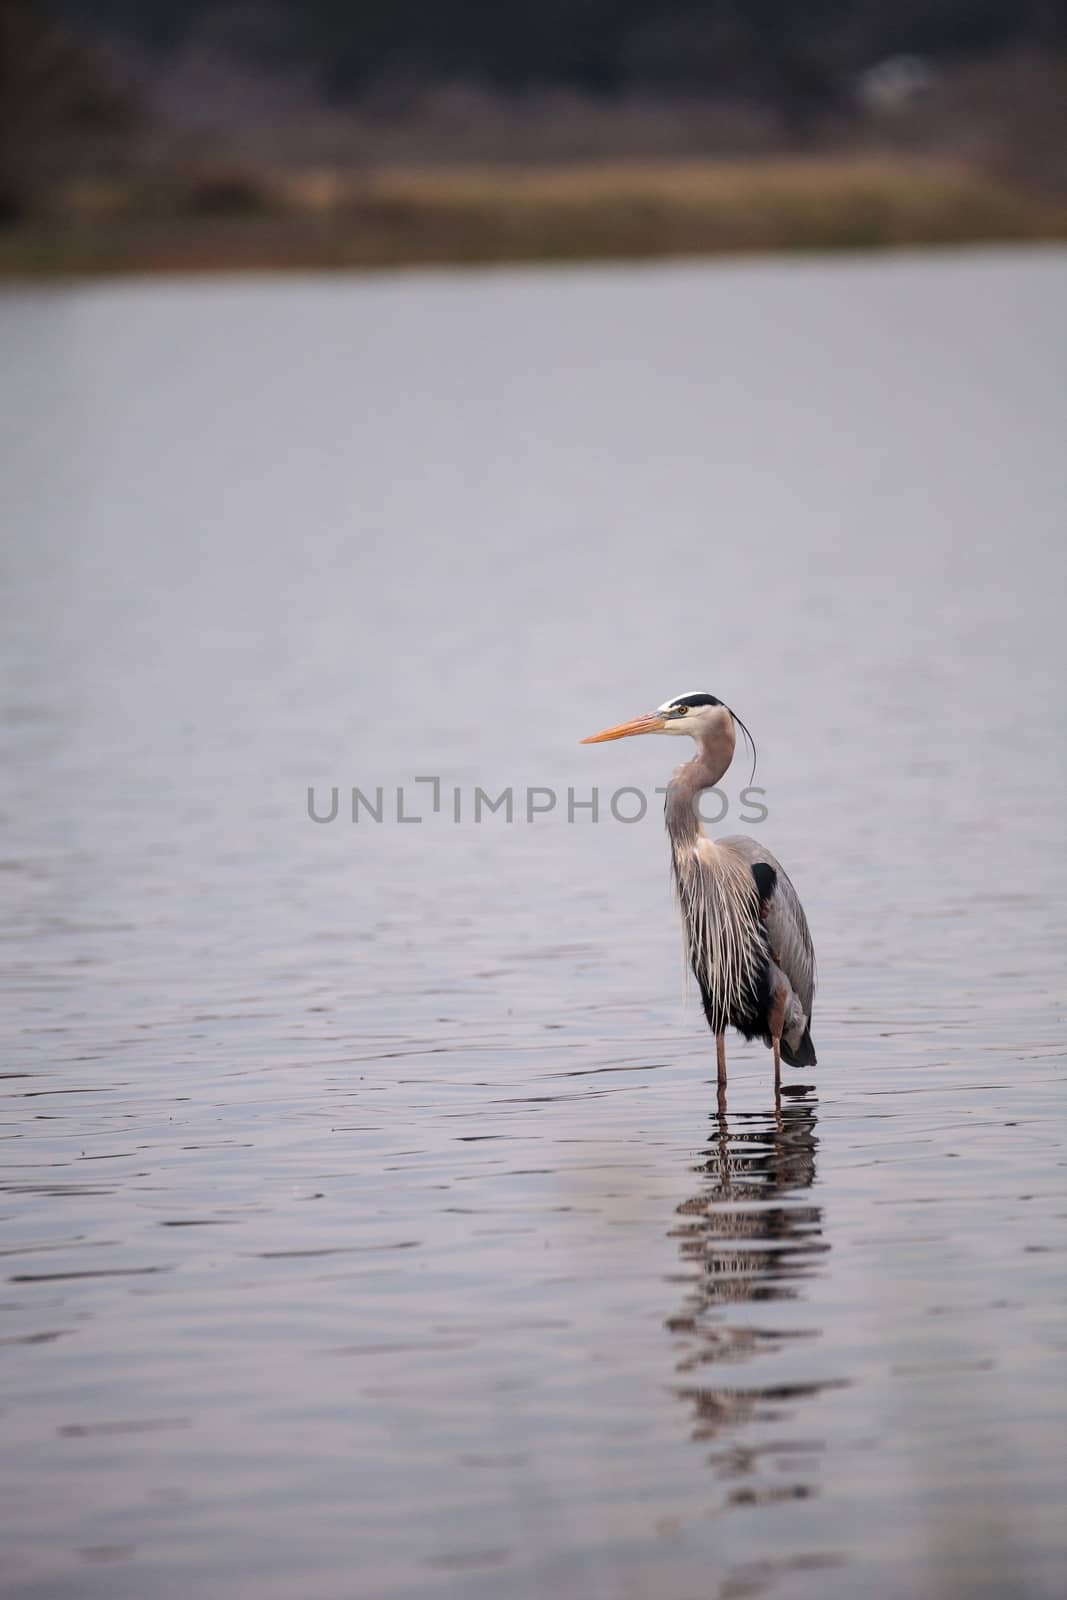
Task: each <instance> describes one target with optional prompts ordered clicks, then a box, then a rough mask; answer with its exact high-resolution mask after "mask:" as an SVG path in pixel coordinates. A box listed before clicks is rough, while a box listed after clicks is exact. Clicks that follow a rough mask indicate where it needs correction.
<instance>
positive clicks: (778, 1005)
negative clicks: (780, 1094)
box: [767, 980, 786, 1089]
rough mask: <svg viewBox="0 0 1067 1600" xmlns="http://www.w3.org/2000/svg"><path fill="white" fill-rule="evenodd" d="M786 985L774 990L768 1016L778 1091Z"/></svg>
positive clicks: (780, 1079)
mask: <svg viewBox="0 0 1067 1600" xmlns="http://www.w3.org/2000/svg"><path fill="white" fill-rule="evenodd" d="M785 995H786V991H785V984H784V980H782V981H781V982H779V983H778V984H777V985H776V987H775V990H774V995H773V998H772V1000H771V1004H770V1011H769V1013H768V1016H767V1024H768V1032H769V1033H770V1036H771V1049H772V1050H773V1051H774V1087H775V1088H776V1089H777V1088H778V1086H779V1085H780V1084H781V1081H782V1029H783V1028H784V1027H785Z"/></svg>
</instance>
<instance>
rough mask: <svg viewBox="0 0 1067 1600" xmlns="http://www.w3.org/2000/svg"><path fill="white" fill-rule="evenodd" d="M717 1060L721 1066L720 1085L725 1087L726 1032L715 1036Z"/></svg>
mask: <svg viewBox="0 0 1067 1600" xmlns="http://www.w3.org/2000/svg"><path fill="white" fill-rule="evenodd" d="M715 1060H716V1061H717V1062H718V1064H719V1083H720V1085H725V1083H726V1034H725V1032H723V1033H717V1034H716V1035H715Z"/></svg>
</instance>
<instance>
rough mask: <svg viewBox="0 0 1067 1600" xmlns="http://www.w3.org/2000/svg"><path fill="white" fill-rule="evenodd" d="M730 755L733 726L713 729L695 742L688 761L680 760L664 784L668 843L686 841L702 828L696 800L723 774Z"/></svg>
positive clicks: (730, 759)
mask: <svg viewBox="0 0 1067 1600" xmlns="http://www.w3.org/2000/svg"><path fill="white" fill-rule="evenodd" d="M733 758H734V735H733V730H732V729H730V730H729V731H726V730H722V731H720V730H714V731H712V732H710V733H708V734H707V735H705V737H704V738H702V739H701V740H700V741H699V742H698V744H697V753H696V755H695V756H694V757H693V759H692V761H686V762H683V764H682V765H681V766H680V767H679V768H678V771H677V772H676V773H675V774H674V777H673V778H672V779H671V781H670V783H669V784H668V785H667V800H666V804H665V806H664V820H665V821H666V824H667V832H668V834H669V835H670V838H671V842H672V844H688V843H691V842H692V841H693V840H694V839H697V838H699V837H700V835H701V834H703V832H704V827H703V824H702V823H701V820H700V814H699V812H698V811H697V801H698V800H699V798H700V796H701V794H702V793H703V791H704V790H705V789H711V788H713V787H714V785H715V784H717V783H718V781H719V779H720V778H721V777H723V776H724V774H725V773H726V770H727V768H728V767H729V765H730V762H731V761H732V760H733Z"/></svg>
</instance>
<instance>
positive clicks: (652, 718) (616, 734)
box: [580, 711, 667, 744]
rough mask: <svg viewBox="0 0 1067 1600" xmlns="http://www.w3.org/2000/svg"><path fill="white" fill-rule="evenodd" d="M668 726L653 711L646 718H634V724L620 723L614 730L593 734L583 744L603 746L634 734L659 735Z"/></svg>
mask: <svg viewBox="0 0 1067 1600" xmlns="http://www.w3.org/2000/svg"><path fill="white" fill-rule="evenodd" d="M666 726H667V719H666V717H661V716H660V714H659V712H658V711H651V712H649V713H648V714H647V715H646V716H643V717H634V719H633V721H632V722H618V723H616V725H615V727H614V728H605V729H604V730H603V731H602V732H601V733H591V734H590V735H589V737H588V739H582V740H581V741H580V742H581V743H582V744H603V743H604V741H605V739H628V738H629V737H630V735H631V734H632V733H659V732H660V730H661V729H662V728H665V727H666Z"/></svg>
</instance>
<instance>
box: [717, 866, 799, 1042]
mask: <svg viewBox="0 0 1067 1600" xmlns="http://www.w3.org/2000/svg"><path fill="white" fill-rule="evenodd" d="M715 842H716V844H718V845H719V846H720V848H722V849H724V850H732V851H733V852H734V853H735V854H737V855H739V856H741V858H742V859H743V860H744V861H747V863H748V865H749V866H750V867H751V866H755V865H756V864H757V863H759V862H761V861H762V862H765V863H766V865H767V866H768V867H773V868H774V871H775V874H776V877H777V881H776V883H775V889H774V893H773V894H772V896H771V900H770V905H769V906H768V908H767V915H766V917H765V918H764V925H765V927H766V929H767V937H768V939H769V940H770V945H771V949H772V950H773V951H774V952H775V954H776V956H777V958H778V965H779V966H780V967H781V969H782V971H783V972H784V973H785V975H786V977H787V978H788V979H789V982H790V983H791V984H792V986H793V993H794V994H795V995H796V997H797V999H798V1000H799V1001H800V1003H801V1005H802V1006H803V1007H804V1014H805V1016H806V1017H807V1018H808V1021H809V1022H810V1021H811V1007H812V1002H813V1000H814V999H815V947H814V946H813V944H812V942H811V933H810V931H809V929H808V919H807V917H806V916H805V915H804V907H803V906H802V905H801V903H800V896H799V895H798V894H797V892H796V890H795V889H794V888H793V885H792V883H791V881H790V878H789V874H788V873H787V872H786V870H785V868H784V867H783V866H782V864H781V862H780V861H779V860H778V859H777V858H776V857H775V856H773V855H772V854H771V852H770V851H769V850H768V849H767V848H766V847H765V846H764V845H761V844H757V843H756V841H755V839H749V838H747V837H746V836H745V835H743V834H739V835H735V836H734V837H733V838H730V839H717V840H716V841H715Z"/></svg>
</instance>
